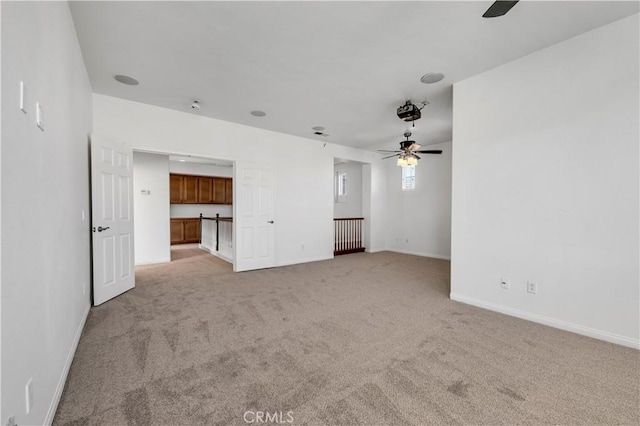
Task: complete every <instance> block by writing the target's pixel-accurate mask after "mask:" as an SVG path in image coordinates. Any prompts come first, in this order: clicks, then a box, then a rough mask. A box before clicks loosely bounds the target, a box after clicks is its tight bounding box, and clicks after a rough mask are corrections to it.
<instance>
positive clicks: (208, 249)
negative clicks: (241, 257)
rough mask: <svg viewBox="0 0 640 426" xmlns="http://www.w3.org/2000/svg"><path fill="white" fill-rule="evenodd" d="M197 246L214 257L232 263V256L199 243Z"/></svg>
mask: <svg viewBox="0 0 640 426" xmlns="http://www.w3.org/2000/svg"><path fill="white" fill-rule="evenodd" d="M198 248H199V249H200V250H204V251H206V252H207V253H210V254H212V255H214V256H215V257H219V258H220V259H222V260H224V261H225V262H229V263H233V259H232V258H230V257H227V256H225V255H223V254H221V253H220V252H219V251H215V250H213V249H210V248H209V247H207V246H203V245H202V244H199V245H198Z"/></svg>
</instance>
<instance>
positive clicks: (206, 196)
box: [198, 176, 214, 204]
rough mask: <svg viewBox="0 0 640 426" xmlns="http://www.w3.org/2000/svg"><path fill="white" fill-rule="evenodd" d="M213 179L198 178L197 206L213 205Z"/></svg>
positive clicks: (206, 177)
mask: <svg viewBox="0 0 640 426" xmlns="http://www.w3.org/2000/svg"><path fill="white" fill-rule="evenodd" d="M213 179H214V178H210V177H208V176H200V177H198V204H213Z"/></svg>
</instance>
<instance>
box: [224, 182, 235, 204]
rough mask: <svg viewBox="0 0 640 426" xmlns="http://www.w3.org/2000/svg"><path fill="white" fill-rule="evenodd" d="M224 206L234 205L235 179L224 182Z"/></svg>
mask: <svg viewBox="0 0 640 426" xmlns="http://www.w3.org/2000/svg"><path fill="white" fill-rule="evenodd" d="M224 204H233V179H231V178H226V179H225V180H224Z"/></svg>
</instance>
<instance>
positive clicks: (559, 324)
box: [449, 293, 640, 349]
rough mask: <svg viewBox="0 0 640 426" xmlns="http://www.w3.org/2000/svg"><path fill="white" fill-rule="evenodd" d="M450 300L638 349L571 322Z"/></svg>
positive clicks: (629, 341) (469, 299)
mask: <svg viewBox="0 0 640 426" xmlns="http://www.w3.org/2000/svg"><path fill="white" fill-rule="evenodd" d="M449 296H450V298H451V300H455V301H457V302H462V303H466V304H467V305H473V306H477V307H479V308H483V309H488V310H490V311H495V312H500V313H501V314H505V315H510V316H512V317H517V318H522V319H525V320H528V321H532V322H537V323H539V324H544V325H548V326H550V327H554V328H559V329H561V330H565V331H570V332H572V333H576V334H581V335H583V336H587V337H592V338H594V339H599V340H604V341H605V342H609V343H615V344H617V345H622V346H627V347H629V348H633V349H640V340H637V339H633V338H630V337H626V336H621V335H619V334H614V333H609V332H608V331H602V330H598V329H595V328H591V327H585V326H582V325H578V324H574V323H571V322H567V321H563V320H559V319H555V318H550V317H546V316H543V315H538V314H532V313H530V312H526V311H521V310H519V309H514V308H510V307H508V306H502V305H495V304H493V303H489V302H484V301H482V300H477V299H474V298H472V297H467V296H463V295H460V294H455V293H451V294H450V295H449Z"/></svg>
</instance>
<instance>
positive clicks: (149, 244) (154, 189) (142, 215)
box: [133, 152, 171, 265]
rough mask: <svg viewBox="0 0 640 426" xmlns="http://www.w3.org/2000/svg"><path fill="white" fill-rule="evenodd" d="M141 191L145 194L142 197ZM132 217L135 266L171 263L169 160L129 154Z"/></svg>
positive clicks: (144, 154)
mask: <svg viewBox="0 0 640 426" xmlns="http://www.w3.org/2000/svg"><path fill="white" fill-rule="evenodd" d="M143 191H149V193H148V194H143V193H142V192H143ZM133 216H134V232H135V239H134V241H135V262H136V265H145V264H150V263H162V262H170V261H171V249H170V244H171V242H170V236H169V234H170V231H169V157H167V156H166V155H158V154H149V153H146V152H134V153H133Z"/></svg>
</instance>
